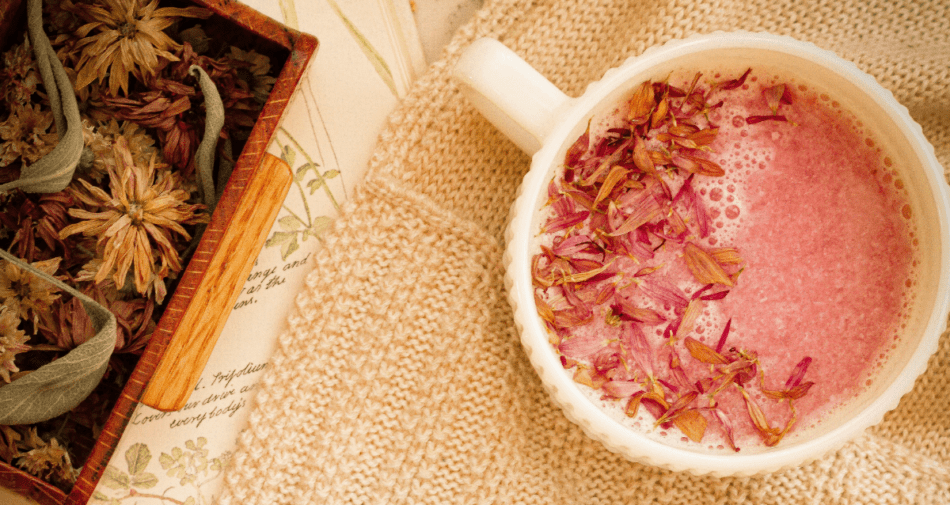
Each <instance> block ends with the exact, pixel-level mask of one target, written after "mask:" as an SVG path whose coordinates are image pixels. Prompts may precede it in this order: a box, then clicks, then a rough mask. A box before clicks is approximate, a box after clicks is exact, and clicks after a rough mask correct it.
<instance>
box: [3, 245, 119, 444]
mask: <svg viewBox="0 0 950 505" xmlns="http://www.w3.org/2000/svg"><path fill="white" fill-rule="evenodd" d="M0 258H3V259H5V260H7V261H10V262H12V263H14V264H15V265H17V266H18V267H20V268H22V269H25V270H29V271H30V272H31V273H33V274H34V275H37V276H39V277H41V278H42V279H44V280H46V281H47V282H50V283H52V284H54V285H55V286H57V287H58V288H60V289H62V290H63V291H66V292H68V293H70V294H71V295H73V296H74V297H76V298H77V299H79V300H80V302H82V305H83V307H84V308H85V310H86V313H87V314H88V315H89V318H90V319H91V320H92V324H93V328H94V329H95V331H96V334H95V336H93V337H92V338H90V339H89V340H87V341H86V342H84V343H82V344H80V345H79V346H77V347H76V348H74V349H73V350H71V351H69V352H68V353H66V355H65V356H62V357H61V358H59V359H57V360H55V361H53V362H51V363H48V364H46V365H43V366H41V367H40V368H38V369H36V370H34V371H32V372H30V373H29V374H27V375H26V376H24V377H21V378H19V379H17V380H15V381H13V382H11V383H9V384H7V385H5V386H3V387H0V424H8V425H12V424H32V423H37V422H41V421H45V420H47V419H52V418H54V417H56V416H58V415H60V414H64V413H66V412H68V411H70V410H71V409H72V408H73V407H75V406H76V405H79V403H80V402H82V400H84V399H85V398H86V397H87V396H89V393H91V392H92V390H93V389H95V387H96V386H97V385H98V384H99V381H100V380H101V379H102V375H103V374H104V373H105V370H106V365H107V364H108V363H109V357H110V356H112V351H113V350H114V349H115V343H116V319H115V315H113V314H112V313H111V312H109V311H108V310H106V308H105V307H103V306H102V305H99V304H98V303H96V302H95V301H93V300H92V299H91V298H89V297H87V296H86V295H84V294H82V293H80V292H79V291H76V290H75V289H73V288H71V287H69V286H68V285H66V284H65V283H63V282H62V281H60V280H58V279H55V278H53V277H52V276H50V275H48V274H46V273H45V272H41V271H39V270H37V269H35V268H33V267H32V266H30V265H29V264H26V263H24V262H22V261H20V260H19V259H18V258H17V257H15V256H13V255H11V254H10V253H8V252H6V251H3V250H0Z"/></svg>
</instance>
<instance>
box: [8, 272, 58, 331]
mask: <svg viewBox="0 0 950 505" xmlns="http://www.w3.org/2000/svg"><path fill="white" fill-rule="evenodd" d="M61 260H62V258H51V259H48V260H44V261H36V262H34V263H31V264H30V265H31V266H33V267H34V268H36V269H37V270H40V271H42V272H45V273H47V274H49V275H53V274H54V273H56V269H57V268H59V263H60V261H61ZM0 266H2V268H0V302H3V304H4V305H6V306H7V307H9V308H10V310H12V311H14V312H15V313H16V314H17V315H18V316H19V317H20V319H23V320H29V319H30V317H31V316H33V317H34V320H35V316H36V313H37V312H38V311H43V310H47V309H48V308H49V307H50V305H52V304H53V301H55V300H56V299H57V298H59V294H58V292H59V288H57V287H56V286H54V285H52V284H50V283H49V282H46V281H45V280H43V279H41V278H40V277H39V276H36V275H34V274H32V273H30V272H28V271H26V270H22V269H20V267H18V266H16V265H14V264H13V263H10V262H8V261H3V260H0Z"/></svg>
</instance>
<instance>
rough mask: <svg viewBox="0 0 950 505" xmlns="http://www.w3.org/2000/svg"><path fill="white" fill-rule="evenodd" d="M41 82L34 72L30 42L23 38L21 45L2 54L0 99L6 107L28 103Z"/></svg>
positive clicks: (33, 58)
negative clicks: (4, 102) (0, 98)
mask: <svg viewBox="0 0 950 505" xmlns="http://www.w3.org/2000/svg"><path fill="white" fill-rule="evenodd" d="M40 82H41V79H40V74H39V72H38V71H37V70H36V58H35V57H34V56H33V49H32V47H31V46H30V40H29V38H27V37H24V40H23V43H22V44H17V45H15V46H13V47H12V48H11V49H10V50H9V51H7V52H5V53H3V69H2V70H0V97H2V98H3V99H4V100H5V101H6V103H7V104H8V106H11V107H12V106H13V105H14V104H20V103H28V102H29V101H30V97H32V96H33V93H35V92H36V86H37V84H39V83H40Z"/></svg>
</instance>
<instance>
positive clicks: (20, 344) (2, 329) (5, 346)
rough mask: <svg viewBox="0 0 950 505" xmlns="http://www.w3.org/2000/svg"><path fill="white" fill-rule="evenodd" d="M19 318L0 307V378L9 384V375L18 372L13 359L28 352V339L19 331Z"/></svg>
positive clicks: (14, 313)
mask: <svg viewBox="0 0 950 505" xmlns="http://www.w3.org/2000/svg"><path fill="white" fill-rule="evenodd" d="M19 325H20V318H19V317H17V313H16V312H15V311H14V310H13V309H11V308H8V307H7V306H6V305H0V378H3V380H4V381H5V382H10V374H11V373H16V372H19V371H20V369H19V368H17V366H16V363H14V359H15V358H16V355H17V354H20V353H22V352H26V351H29V350H30V346H28V345H26V342H27V341H28V340H29V339H30V338H29V337H27V336H26V333H25V332H23V330H21V329H19Z"/></svg>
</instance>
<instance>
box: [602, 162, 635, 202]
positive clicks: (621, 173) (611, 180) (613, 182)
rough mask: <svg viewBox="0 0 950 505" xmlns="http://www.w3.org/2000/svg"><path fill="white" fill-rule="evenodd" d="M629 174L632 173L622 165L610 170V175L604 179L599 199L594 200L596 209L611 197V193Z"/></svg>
mask: <svg viewBox="0 0 950 505" xmlns="http://www.w3.org/2000/svg"><path fill="white" fill-rule="evenodd" d="M629 173H630V171H629V170H627V169H626V168H623V167H622V166H620V165H614V167H613V168H611V169H610V173H608V174H607V178H606V179H604V184H603V185H602V186H601V187H600V191H598V192H597V197H596V198H594V206H595V207H596V206H597V204H599V203H600V202H602V201H604V199H605V198H607V197H608V196H610V193H611V192H612V191H613V190H614V187H616V186H617V184H618V183H620V182H621V181H623V180H624V179H625V178H626V177H627V174H629Z"/></svg>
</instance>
